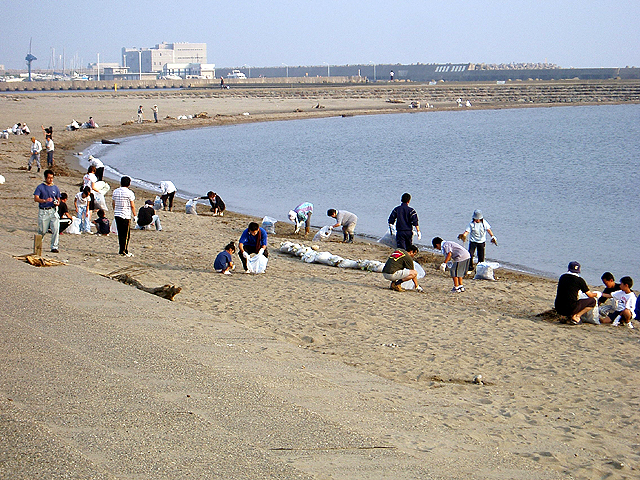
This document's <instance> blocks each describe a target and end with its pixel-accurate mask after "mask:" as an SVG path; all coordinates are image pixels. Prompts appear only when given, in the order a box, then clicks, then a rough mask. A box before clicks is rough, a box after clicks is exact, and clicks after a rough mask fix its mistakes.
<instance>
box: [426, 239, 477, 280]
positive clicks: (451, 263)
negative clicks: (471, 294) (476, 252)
mask: <svg viewBox="0 0 640 480" xmlns="http://www.w3.org/2000/svg"><path fill="white" fill-rule="evenodd" d="M431 245H433V248H435V249H436V250H441V251H442V254H443V255H444V263H443V264H442V265H446V266H448V267H449V272H451V278H452V279H453V288H452V289H451V292H453V293H461V292H464V285H463V283H462V279H463V278H464V276H465V274H466V273H467V269H468V268H469V259H470V258H471V255H469V252H468V251H467V250H466V249H465V248H464V247H463V246H462V245H458V244H457V243H456V242H448V241H447V242H445V241H443V240H442V238H440V237H435V238H434V239H433V240H431ZM442 265H441V268H442Z"/></svg>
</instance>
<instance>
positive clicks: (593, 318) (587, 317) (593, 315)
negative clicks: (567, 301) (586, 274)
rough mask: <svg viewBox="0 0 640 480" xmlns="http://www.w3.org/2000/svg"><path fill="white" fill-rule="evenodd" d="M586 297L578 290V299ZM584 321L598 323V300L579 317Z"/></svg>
mask: <svg viewBox="0 0 640 480" xmlns="http://www.w3.org/2000/svg"><path fill="white" fill-rule="evenodd" d="M585 298H589V297H587V296H586V295H585V294H584V293H583V292H578V300H583V299H585ZM580 320H582V321H583V322H584V323H592V324H594V325H600V308H599V307H598V302H596V306H595V307H593V308H591V309H589V311H588V312H587V313H585V314H584V315H582V316H581V317H580Z"/></svg>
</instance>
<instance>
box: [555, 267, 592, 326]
mask: <svg viewBox="0 0 640 480" xmlns="http://www.w3.org/2000/svg"><path fill="white" fill-rule="evenodd" d="M567 270H568V271H567V273H565V274H563V275H561V276H560V279H559V280H558V290H557V292H556V300H555V309H556V312H558V313H559V314H560V315H564V316H565V317H568V320H567V323H568V324H569V325H577V324H579V323H580V317H581V316H582V315H584V314H585V313H587V312H588V311H589V310H590V309H592V308H593V307H595V306H596V299H597V298H598V297H599V296H600V292H591V291H590V290H589V286H588V285H587V282H585V281H584V278H582V277H581V276H580V264H579V263H578V262H571V263H569V266H568V267H567ZM578 292H583V293H584V294H585V295H586V296H587V297H589V298H582V299H578Z"/></svg>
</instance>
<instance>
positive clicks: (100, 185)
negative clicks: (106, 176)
mask: <svg viewBox="0 0 640 480" xmlns="http://www.w3.org/2000/svg"><path fill="white" fill-rule="evenodd" d="M93 186H94V187H96V189H97V190H98V191H99V192H100V193H101V194H102V195H106V194H107V193H108V192H109V190H111V187H110V186H109V184H108V183H107V182H103V181H102V180H100V181H99V182H96V183H94V184H93Z"/></svg>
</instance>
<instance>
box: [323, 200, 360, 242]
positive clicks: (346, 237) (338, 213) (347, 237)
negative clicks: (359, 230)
mask: <svg viewBox="0 0 640 480" xmlns="http://www.w3.org/2000/svg"><path fill="white" fill-rule="evenodd" d="M327 216H328V217H331V218H335V219H336V224H335V225H332V226H331V228H338V227H340V226H341V227H342V236H343V240H342V243H353V236H354V235H355V231H356V224H357V223H358V217H357V216H356V215H355V214H354V213H351V212H347V211H346V210H336V209H335V208H330V209H329V210H327Z"/></svg>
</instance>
